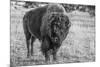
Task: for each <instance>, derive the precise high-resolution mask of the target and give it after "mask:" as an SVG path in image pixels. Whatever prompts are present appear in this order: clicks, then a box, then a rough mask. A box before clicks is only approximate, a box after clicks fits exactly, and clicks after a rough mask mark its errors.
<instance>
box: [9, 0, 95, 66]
mask: <svg viewBox="0 0 100 67" xmlns="http://www.w3.org/2000/svg"><path fill="white" fill-rule="evenodd" d="M95 7H96V6H95V5H86V4H72V3H56V2H42V1H41V2H38V1H24V0H10V67H20V66H34V65H51V64H68V63H83V62H95V46H96V45H95V27H96V25H95Z"/></svg>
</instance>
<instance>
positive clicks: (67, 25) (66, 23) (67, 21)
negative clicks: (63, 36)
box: [65, 17, 71, 28]
mask: <svg viewBox="0 0 100 67" xmlns="http://www.w3.org/2000/svg"><path fill="white" fill-rule="evenodd" d="M66 19H67V20H66V21H65V26H66V28H69V27H70V26H71V22H70V20H69V18H68V17H67V18H66Z"/></svg>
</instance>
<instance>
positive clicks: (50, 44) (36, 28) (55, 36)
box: [23, 4, 71, 61]
mask: <svg viewBox="0 0 100 67" xmlns="http://www.w3.org/2000/svg"><path fill="white" fill-rule="evenodd" d="M70 26H71V23H70V20H69V18H68V16H67V13H66V11H65V9H64V7H63V6H62V5H60V4H49V5H46V6H43V7H38V8H36V9H32V10H30V11H28V12H27V13H26V14H25V15H24V17H23V29H24V34H25V38H26V44H27V57H29V56H32V55H33V42H34V41H35V39H36V38H37V39H39V40H40V41H41V43H42V44H41V51H42V53H43V55H44V57H45V60H46V61H49V60H50V54H51V55H53V60H57V57H56V53H57V51H58V49H59V48H60V46H61V44H62V41H63V40H64V39H65V38H66V36H67V34H68V32H69V28H70ZM30 47H31V48H30Z"/></svg>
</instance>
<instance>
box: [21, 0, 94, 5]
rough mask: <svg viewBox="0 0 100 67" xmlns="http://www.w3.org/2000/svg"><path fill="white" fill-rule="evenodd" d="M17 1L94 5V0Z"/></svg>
mask: <svg viewBox="0 0 100 67" xmlns="http://www.w3.org/2000/svg"><path fill="white" fill-rule="evenodd" d="M19 1H38V2H41V1H42V2H56V3H69V4H85V5H95V4H96V2H95V0H19Z"/></svg>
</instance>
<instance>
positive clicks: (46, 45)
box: [41, 38, 50, 63]
mask: <svg viewBox="0 0 100 67" xmlns="http://www.w3.org/2000/svg"><path fill="white" fill-rule="evenodd" d="M49 48H50V43H49V41H48V39H47V38H45V39H44V40H43V41H42V45H41V49H42V53H43V55H44V57H45V61H46V63H48V62H49V61H50V57H49Z"/></svg>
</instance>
